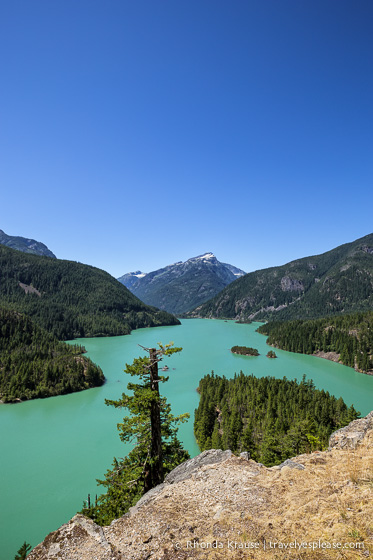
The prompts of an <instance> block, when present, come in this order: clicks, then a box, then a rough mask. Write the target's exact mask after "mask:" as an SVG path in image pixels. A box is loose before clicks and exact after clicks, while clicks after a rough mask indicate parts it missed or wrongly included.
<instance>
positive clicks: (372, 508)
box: [28, 412, 373, 560]
mask: <svg viewBox="0 0 373 560" xmlns="http://www.w3.org/2000/svg"><path fill="white" fill-rule="evenodd" d="M345 443H346V444H345ZM372 519H373V412H371V413H370V414H369V415H368V416H367V417H366V418H363V419H359V420H356V421H354V422H352V423H351V424H350V425H349V426H347V427H346V428H343V429H342V430H338V431H337V432H335V433H334V434H333V435H332V436H331V438H330V447H329V449H328V451H324V452H317V453H312V454H310V455H300V456H298V457H295V458H293V459H291V460H287V461H285V462H284V463H283V464H282V465H279V466H277V467H272V468H267V467H265V466H263V465H261V464H258V463H255V462H254V461H252V460H250V459H249V458H248V455H247V454H245V456H243V457H236V456H233V455H232V454H231V453H230V452H229V451H225V452H223V451H219V450H210V451H205V452H204V453H202V454H201V455H198V456H197V457H194V458H193V459H190V460H189V461H187V462H185V463H184V464H182V465H179V467H177V468H176V469H175V470H174V471H172V472H171V473H170V474H169V475H168V476H167V478H166V480H165V482H164V483H163V484H161V485H160V486H159V487H157V488H155V489H153V490H152V491H151V492H149V493H148V494H146V495H145V496H144V497H143V498H142V499H141V500H140V502H138V504H137V505H136V507H135V508H132V509H131V510H130V512H129V513H128V514H126V515H125V516H123V517H121V518H120V519H117V520H116V521H114V522H113V523H112V524H111V525H110V526H109V527H103V528H101V527H98V526H97V525H96V524H95V523H93V522H92V521H91V520H88V519H86V518H84V517H83V516H81V515H76V516H75V517H74V518H73V519H72V520H71V521H70V522H69V523H67V524H66V525H63V526H62V527H61V528H60V529H58V530H57V531H55V532H54V533H51V534H50V535H48V537H46V539H45V540H44V541H43V542H42V543H41V544H40V545H38V546H37V547H36V548H35V549H34V550H33V551H32V552H31V554H30V556H29V557H28V559H29V560H54V559H56V560H57V559H59V560H109V559H110V560H124V559H125V560H145V559H157V560H171V559H172V560H191V559H193V558H201V559H208V560H210V559H211V560H212V559H215V560H217V559H224V560H225V559H226V558H230V559H233V560H236V559H237V560H238V559H241V558H248V559H254V558H255V560H264V559H267V558H274V559H275V558H276V559H280V558H281V559H282V558H283V559H284V560H285V559H286V560H287V559H288V558H294V559H300V558H302V559H304V560H308V559H316V558H317V559H320V560H321V559H323V560H324V559H325V560H327V559H329V558H330V559H331V558H337V557H338V558H341V559H342V558H344V559H346V560H347V559H353V558H354V559H356V558H366V557H369V555H370V554H372V553H373V546H372V537H373V527H372V523H371V520H372ZM345 543H348V545H349V547H348V548H345ZM340 547H344V548H343V550H339V549H340ZM336 553H338V556H337V555H336ZM333 554H334V555H333Z"/></svg>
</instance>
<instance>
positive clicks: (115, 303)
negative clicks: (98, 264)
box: [0, 245, 179, 340]
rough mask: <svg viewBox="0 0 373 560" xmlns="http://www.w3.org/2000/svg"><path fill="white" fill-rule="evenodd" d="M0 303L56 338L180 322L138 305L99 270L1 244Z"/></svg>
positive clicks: (109, 277) (105, 333) (101, 334)
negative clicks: (31, 253) (29, 319)
mask: <svg viewBox="0 0 373 560" xmlns="http://www.w3.org/2000/svg"><path fill="white" fill-rule="evenodd" d="M0 305H1V306H2V307H5V308H8V309H12V310H16V311H19V312H22V313H25V314H27V315H29V316H30V317H32V319H33V320H34V321H35V322H37V323H38V324H39V326H41V327H43V328H45V329H46V330H47V331H48V332H50V333H52V334H53V335H54V336H56V337H57V338H58V339H60V340H66V339H71V338H75V337H84V336H86V337H88V336H108V335H122V334H128V333H130V332H131V330H132V329H136V328H140V327H152V326H161V325H175V324H178V323H179V321H178V320H177V319H176V318H175V317H173V316H172V315H170V314H169V313H167V312H165V311H159V310H158V309H156V308H152V307H149V306H148V305H145V304H144V303H142V302H141V301H140V300H139V299H137V298H136V297H135V296H134V295H133V294H131V293H130V292H129V291H128V290H127V288H126V287H125V286H123V285H122V284H120V282H118V281H117V280H116V279H115V278H113V277H112V276H110V274H108V273H107V272H104V271H103V270H100V269H98V268H94V267H92V266H88V265H84V264H81V263H77V262H72V261H63V260H57V259H50V258H48V257H40V256H36V255H28V254H25V253H21V252H19V251H16V250H14V249H9V248H7V247H4V246H2V245H0Z"/></svg>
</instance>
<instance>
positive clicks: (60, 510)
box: [0, 319, 373, 560]
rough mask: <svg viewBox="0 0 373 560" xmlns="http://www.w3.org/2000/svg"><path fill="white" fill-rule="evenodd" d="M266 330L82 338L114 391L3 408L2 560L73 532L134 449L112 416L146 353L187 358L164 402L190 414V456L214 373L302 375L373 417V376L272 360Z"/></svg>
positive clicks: (188, 329)
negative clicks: (68, 526)
mask: <svg viewBox="0 0 373 560" xmlns="http://www.w3.org/2000/svg"><path fill="white" fill-rule="evenodd" d="M257 326H258V324H255V323H253V324H251V325H240V324H236V323H234V322H233V321H228V322H226V321H217V320H208V319H189V320H183V321H182V325H181V326H173V327H159V328H155V329H140V330H138V331H133V332H132V334H131V335H129V336H121V337H112V338H94V339H82V340H81V341H80V342H81V343H82V344H83V345H84V346H85V347H86V349H87V352H88V356H89V357H90V358H92V360H93V361H94V362H96V363H97V364H99V365H100V366H101V368H102V369H103V371H104V374H105V376H106V378H107V382H106V383H105V385H103V386H102V387H99V388H97V389H90V390H89V391H83V392H81V393H75V394H72V395H65V396H62V397H53V398H49V399H43V400H35V401H30V402H25V403H22V404H16V405H2V406H0V434H1V440H0V443H1V447H0V481H1V483H0V484H1V488H0V500H1V506H0V560H10V559H12V558H14V555H15V553H16V552H17V550H18V549H19V548H20V546H21V545H22V544H23V542H24V541H25V540H26V541H27V542H29V543H30V544H32V545H33V546H35V545H36V544H38V543H39V542H41V541H42V540H43V539H44V537H45V536H46V535H47V534H48V533H49V532H51V531H53V530H55V529H57V528H58V527H59V526H60V525H62V524H63V523H66V522H67V521H68V520H69V519H70V518H71V517H72V516H73V515H74V514H75V513H76V512H77V511H78V510H79V509H81V507H82V504H83V500H85V499H86V498H87V495H88V493H90V494H91V497H92V498H93V499H94V496H95V494H100V493H101V489H100V488H99V487H97V485H96V478H101V477H103V475H104V473H105V472H106V470H107V469H108V468H109V467H110V466H111V463H112V459H113V457H114V456H117V457H123V456H124V455H126V453H127V451H128V448H126V447H125V446H124V444H123V443H121V442H120V440H119V437H118V432H117V429H116V424H117V422H118V421H119V420H120V419H121V418H122V416H123V412H121V411H120V410H115V409H114V408H113V407H107V406H105V404H104V399H105V398H110V399H116V398H118V397H119V396H120V395H121V394H122V392H123V391H125V390H126V386H127V383H128V381H129V376H126V374H124V373H123V369H124V367H125V364H126V363H131V362H132V361H133V359H134V358H135V357H138V356H140V355H143V351H142V349H141V348H140V347H139V346H138V344H142V345H143V346H146V347H153V346H156V345H157V342H162V343H163V344H166V343H168V342H170V341H173V342H174V343H175V345H176V346H182V347H183V351H182V352H181V353H180V354H176V355H174V356H172V357H171V358H167V359H165V360H164V361H163V362H162V364H161V365H164V364H167V365H168V366H169V368H170V369H169V372H168V374H169V376H170V379H169V382H168V383H166V384H164V385H163V386H162V393H163V394H164V395H165V396H166V397H167V398H168V399H169V401H170V403H171V404H172V411H173V413H174V414H180V413H182V412H189V413H190V415H191V418H190V420H189V422H188V423H187V424H184V425H182V426H181V427H180V431H179V435H180V439H181V440H182V441H183V442H184V445H185V447H186V448H187V449H188V450H189V452H190V454H191V455H196V454H197V453H198V452H199V450H198V447H197V445H196V442H195V440H194V436H193V414H194V409H195V408H196V407H197V405H198V398H199V397H198V394H197V392H196V387H197V386H198V382H199V380H200V378H201V377H203V376H204V375H205V374H206V373H210V372H211V371H212V370H214V372H215V373H216V374H219V375H225V376H226V377H232V376H233V375H234V373H235V372H239V371H240V370H242V371H243V372H244V373H246V374H254V375H256V376H258V377H261V376H264V375H271V376H274V377H278V378H282V377H284V376H286V377H288V378H290V379H294V378H296V379H298V380H300V379H301V378H302V376H303V375H304V374H306V376H307V378H309V379H313V380H314V382H315V385H316V387H317V388H319V389H325V390H327V391H329V392H330V393H332V394H334V395H335V396H336V397H340V396H342V397H343V399H344V400H345V402H346V403H347V404H348V405H351V404H353V405H354V406H355V408H356V409H357V410H359V411H360V412H361V414H362V415H366V414H368V412H370V410H372V409H373V376H368V375H364V374H361V373H356V372H355V371H354V370H352V369H350V368H347V367H345V366H342V365H340V364H335V363H333V362H329V361H327V360H323V359H321V358H315V357H312V356H303V355H300V354H291V353H289V352H284V351H281V350H276V353H277V355H278V359H276V360H270V359H268V358H267V357H266V353H267V352H268V349H269V347H268V346H267V345H266V337H264V336H262V335H260V334H258V333H256V332H255V329H256V328H257ZM234 345H244V346H252V347H254V348H258V350H259V352H260V356H258V357H245V356H237V355H234V354H232V353H231V352H230V348H231V347H232V346H234Z"/></svg>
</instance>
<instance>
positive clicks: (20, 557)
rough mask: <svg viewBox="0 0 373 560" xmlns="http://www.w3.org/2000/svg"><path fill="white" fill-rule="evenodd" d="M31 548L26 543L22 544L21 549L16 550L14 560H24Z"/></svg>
mask: <svg viewBox="0 0 373 560" xmlns="http://www.w3.org/2000/svg"><path fill="white" fill-rule="evenodd" d="M31 549H32V546H31V544H28V543H27V542H26V541H25V542H24V543H23V545H22V546H21V548H20V549H19V550H18V552H17V554H16V555H15V557H14V560H26V558H27V555H28V554H29V553H30V552H31Z"/></svg>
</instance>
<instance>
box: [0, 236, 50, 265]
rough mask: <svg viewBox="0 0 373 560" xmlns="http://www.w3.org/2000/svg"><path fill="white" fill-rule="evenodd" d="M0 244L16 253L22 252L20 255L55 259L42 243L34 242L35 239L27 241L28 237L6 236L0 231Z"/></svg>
mask: <svg viewBox="0 0 373 560" xmlns="http://www.w3.org/2000/svg"><path fill="white" fill-rule="evenodd" d="M0 244H1V245H5V246H6V247H10V248H11V249H16V250H17V251H22V253H31V254H33V255H40V256H42V257H51V258H53V259H55V258H56V255H55V254H54V253H52V251H50V250H49V249H48V247H47V246H46V245H44V243H41V242H40V241H35V239H29V238H28V237H19V236H16V235H7V234H6V233H5V232H4V231H3V230H2V229H0Z"/></svg>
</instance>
